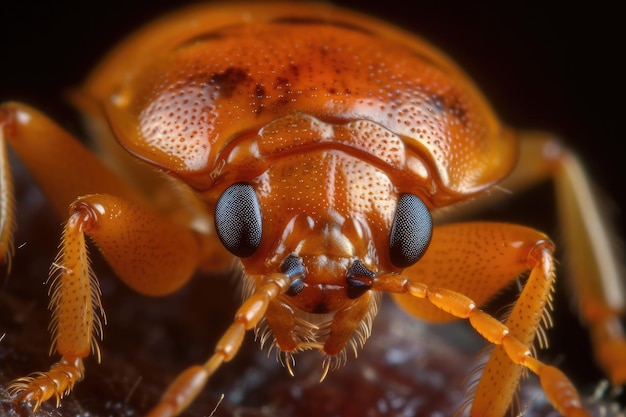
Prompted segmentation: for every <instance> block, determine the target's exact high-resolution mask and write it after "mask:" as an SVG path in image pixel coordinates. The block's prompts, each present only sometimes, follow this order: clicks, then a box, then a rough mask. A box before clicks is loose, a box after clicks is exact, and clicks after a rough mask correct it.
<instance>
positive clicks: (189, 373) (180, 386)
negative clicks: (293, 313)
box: [148, 274, 291, 417]
mask: <svg viewBox="0 0 626 417" xmlns="http://www.w3.org/2000/svg"><path fill="white" fill-rule="evenodd" d="M290 282H291V280H290V278H289V277H288V276H287V275H284V274H273V275H270V276H269V277H268V278H267V279H266V281H265V284H263V285H261V286H260V287H259V289H258V290H257V291H256V292H255V293H254V294H252V295H251V296H250V297H249V298H248V299H247V300H246V302H244V303H243V305H242V306H241V307H239V310H237V312H236V313H235V319H234V321H233V323H232V324H231V325H230V327H229V328H228V329H226V332H225V333H224V335H223V336H222V337H221V339H220V340H219V341H218V342H217V346H216V347H215V353H214V354H213V355H212V356H211V357H210V358H209V360H207V361H206V362H205V363H204V364H202V365H194V366H191V367H189V368H187V369H186V370H185V371H184V372H182V373H181V374H180V375H179V376H178V378H176V379H175V380H174V382H172V383H171V384H170V386H169V388H168V389H167V390H166V391H165V393H164V394H163V396H162V397H161V401H160V402H159V404H157V405H156V406H155V407H154V408H153V409H152V411H150V413H149V414H148V417H173V416H175V415H177V414H178V413H180V412H181V411H182V410H184V409H185V408H186V407H187V406H188V405H189V404H190V403H191V402H192V401H193V400H194V399H195V398H196V396H197V395H198V393H199V392H200V391H201V390H202V389H203V388H204V386H205V385H206V382H207V381H208V379H209V377H210V376H211V375H213V374H214V373H215V371H216V370H217V369H218V368H219V367H220V365H221V364H222V363H224V362H228V361H230V360H231V359H232V358H234V357H235V355H236V354H237V352H238V351H239V348H240V347H241V344H242V342H243V338H244V335H245V332H246V330H250V329H252V328H253V327H255V326H256V325H257V324H258V323H259V321H260V320H261V319H262V318H263V316H264V315H265V313H266V311H267V308H268V305H269V303H270V302H271V301H272V300H274V299H275V298H276V297H277V296H278V295H279V294H281V293H284V292H285V291H287V289H288V288H289V283H290Z"/></svg>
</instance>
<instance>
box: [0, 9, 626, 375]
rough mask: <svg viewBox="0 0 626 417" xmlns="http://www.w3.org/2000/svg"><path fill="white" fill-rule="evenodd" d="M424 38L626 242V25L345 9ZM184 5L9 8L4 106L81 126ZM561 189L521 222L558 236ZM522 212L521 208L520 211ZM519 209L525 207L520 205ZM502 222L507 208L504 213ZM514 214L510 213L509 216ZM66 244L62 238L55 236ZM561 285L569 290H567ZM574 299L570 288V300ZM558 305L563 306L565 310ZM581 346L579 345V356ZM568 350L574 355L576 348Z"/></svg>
mask: <svg viewBox="0 0 626 417" xmlns="http://www.w3.org/2000/svg"><path fill="white" fill-rule="evenodd" d="M335 3H338V4H345V5H348V6H351V7H353V8H356V9H359V10H362V11H365V12H369V13H371V14H374V15H377V16H379V17H381V18H384V19H387V20H391V21H393V22H396V23H397V24H398V25H401V26H404V27H406V28H407V29H410V30H414V31H415V32H417V33H419V34H421V35H422V36H424V37H425V38H427V39H429V40H430V41H431V42H432V43H434V44H435V45H438V46H439V47H440V48H441V49H442V50H444V51H446V52H447V53H448V54H449V55H450V56H451V57H453V58H454V59H455V60H456V61H457V62H458V63H459V64H460V65H461V66H462V67H463V68H465V70H466V71H467V72H468V73H469V74H470V76H471V77H473V78H474V79H475V81H476V82H477V84H478V85H479V86H481V87H482V89H483V91H484V92H485V93H486V95H487V97H488V98H489V99H490V101H491V102H492V104H493V106H494V107H495V109H496V111H497V112H498V114H499V115H500V116H501V118H502V119H503V120H504V121H505V122H507V123H509V124H510V125H512V126H516V127H520V128H532V129H545V130H549V131H552V132H554V133H556V134H558V135H559V136H561V137H562V138H563V140H564V141H565V142H566V143H567V144H568V145H570V146H571V147H572V148H573V149H574V150H575V151H576V152H578V153H579V154H580V155H581V156H582V159H583V160H584V162H585V163H586V165H587V167H588V170H589V172H590V173H591V175H592V177H593V178H594V179H595V181H596V182H597V183H598V184H599V185H600V187H601V189H602V190H603V192H604V193H605V194H606V195H607V196H610V197H611V199H612V201H613V202H614V205H613V208H612V209H611V210H609V211H610V212H612V213H614V215H615V220H616V232H617V235H618V236H620V237H623V236H624V235H625V233H624V230H625V227H624V225H625V224H626V213H624V212H623V211H622V210H623V209H622V208H623V207H626V198H625V197H624V193H623V192H622V182H623V181H624V179H626V175H625V174H626V168H625V165H626V163H625V162H624V161H623V158H624V157H623V155H624V152H623V151H622V147H623V140H622V139H623V138H624V132H623V124H624V123H623V121H624V119H626V117H625V115H624V104H625V101H626V99H625V97H626V96H625V93H626V88H625V87H624V85H625V83H624V78H623V77H626V74H625V73H624V66H623V64H622V60H623V56H622V54H623V52H624V51H625V50H626V48H625V47H624V43H623V42H624V40H625V39H624V38H625V36H624V35H623V27H622V26H623V24H624V23H623V22H622V20H621V12H620V11H619V10H618V8H617V6H616V5H613V6H611V5H609V3H608V2H592V3H588V2H584V3H578V5H575V4H567V5H565V4H563V5H559V4H558V3H549V4H548V2H544V1H539V0H530V1H521V0H519V1H508V2H502V1H485V2H478V1H425V2H419V1H412V2H410V4H412V6H410V7H409V8H407V6H405V4H408V3H409V2H406V1H400V0H384V1H380V2H357V1H353V0H344V1H336V2H335ZM182 4H186V2H182V1H174V0H169V1H165V0H157V1H129V0H127V1H108V2H85V1H66V2H60V4H52V3H48V2H41V4H38V3H37V2H34V3H33V2H28V1H23V2H11V4H10V5H6V4H5V5H3V6H2V8H1V9H0V14H1V15H2V18H1V19H0V20H1V23H0V102H1V101H4V100H7V99H18V100H22V101H26V102H29V103H31V104H35V105H36V106H38V107H39V108H40V109H42V110H44V111H45V112H47V113H49V114H51V115H52V116H53V117H54V118H55V119H56V120H58V121H59V122H60V123H61V124H63V125H65V126H66V127H69V128H70V129H73V130H76V129H78V126H79V123H78V121H77V120H76V119H75V115H74V113H73V112H72V110H71V109H70V108H69V107H68V106H67V105H66V104H65V103H64V102H63V100H62V93H63V91H64V90H65V89H66V88H67V87H70V86H74V85H77V84H79V83H80V81H81V80H82V77H83V76H84V75H86V73H87V72H88V70H89V69H90V68H91V67H92V66H93V65H94V64H95V63H96V62H97V61H98V59H99V58H100V57H101V56H102V54H103V53H104V52H106V51H107V50H108V49H109V48H110V47H111V46H112V45H113V44H114V43H115V42H116V41H117V40H119V39H121V38H122V37H123V35H124V34H126V33H128V32H129V31H130V30H132V29H133V28H135V27H137V26H138V25H139V24H140V23H142V22H145V21H147V20H149V19H150V18H151V17H154V16H156V15H159V14H160V13H162V12H165V11H167V10H169V9H172V8H175V7H177V6H178V5H182ZM549 191H550V189H549V188H546V187H544V188H543V189H542V191H540V192H538V193H534V194H529V195H528V196H526V197H527V198H526V199H524V200H514V201H513V203H510V205H509V207H508V208H509V209H511V211H512V212H515V213H514V214H512V215H514V216H516V217H512V218H511V219H512V220H515V221H519V222H522V223H525V224H526V223H528V224H532V225H536V226H537V227H538V228H541V229H542V230H545V231H546V232H548V233H549V234H556V235H558V227H557V226H555V222H554V218H553V214H552V209H553V202H552V201H550V193H549ZM518 204H519V207H518V206H517V205H518ZM516 208H517V209H518V210H515V209H516ZM494 215H495V216H501V215H502V214H501V213H500V212H498V213H494ZM504 218H506V217H504ZM54 239H56V236H55V237H54ZM562 289H563V287H562V284H559V287H558V290H559V291H560V290H562ZM560 293H561V294H563V293H564V292H562V291H561V292H560ZM565 298H566V297H564V298H560V297H557V301H559V300H560V304H557V308H558V310H557V313H555V318H556V320H555V321H556V326H557V328H556V329H555V331H554V332H553V333H552V337H551V338H552V343H551V345H552V348H553V351H555V352H557V353H552V356H551V357H552V358H558V357H559V353H558V352H559V351H561V350H562V351H564V352H566V353H565V355H566V357H568V358H569V363H570V366H571V364H572V363H576V364H577V365H576V366H575V367H574V368H573V369H570V370H568V374H570V375H571V374H573V376H572V377H573V378H574V379H575V380H577V381H581V380H586V379H588V380H595V379H596V378H597V377H598V375H599V374H598V372H597V369H595V368H594V367H593V365H592V364H590V363H589V360H588V357H589V356H588V352H586V350H585V349H586V347H587V340H586V338H585V334H584V332H583V331H582V330H581V329H580V328H579V327H578V326H577V325H576V323H575V322H576V320H574V319H573V317H572V316H571V315H568V314H569V313H568V312H567V310H568V309H567V305H566V304H567V300H566V299H565ZM559 305H564V306H563V307H561V308H559ZM572 346H575V347H576V348H575V349H572ZM568 349H569V350H568Z"/></svg>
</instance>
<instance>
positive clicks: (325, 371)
mask: <svg viewBox="0 0 626 417" xmlns="http://www.w3.org/2000/svg"><path fill="white" fill-rule="evenodd" d="M331 362H332V361H331V358H326V359H324V362H323V363H322V375H321V376H320V382H322V381H324V379H326V375H328V371H330V364H331Z"/></svg>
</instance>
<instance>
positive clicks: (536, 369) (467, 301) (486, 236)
mask: <svg viewBox="0 0 626 417" xmlns="http://www.w3.org/2000/svg"><path fill="white" fill-rule="evenodd" d="M552 251H553V247H552V244H551V242H550V241H549V240H547V238H546V236H545V235H543V234H541V233H539V232H537V231H534V230H532V229H529V228H526V227H522V226H517V225H511V224H504V223H480V222H476V223H461V224H451V225H446V226H441V227H437V228H435V230H434V231H433V238H432V241H431V244H430V247H429V249H428V251H427V252H426V254H425V255H424V257H423V258H422V259H421V260H420V261H419V262H418V263H416V264H415V265H414V266H412V267H410V268H407V269H406V270H405V271H404V275H396V274H387V275H381V276H378V277H376V279H375V281H374V285H373V289H375V290H379V291H387V292H391V293H395V294H394V298H395V299H396V301H397V302H398V303H399V304H400V305H401V306H402V307H403V308H404V309H405V310H407V311H408V312H410V313H412V314H413V315H415V316H418V317H422V318H427V319H431V320H444V319H446V318H447V319H451V318H454V317H456V318H463V319H467V320H468V321H469V322H470V324H471V325H472V326H473V327H474V329H476V331H477V332H478V333H479V334H481V335H482V336H483V337H484V338H485V339H486V340H488V341H489V342H490V343H493V344H494V345H496V346H495V347H494V351H493V353H492V354H491V356H490V359H489V362H488V364H487V365H486V367H485V368H484V370H483V373H482V376H481V378H480V382H479V384H478V387H477V388H476V390H475V391H474V392H473V393H472V394H473V403H472V413H471V415H472V416H481V417H484V416H489V417H501V416H503V415H505V414H506V410H507V409H508V407H509V405H510V403H511V399H512V398H513V395H514V394H515V391H516V389H517V387H518V383H519V379H520V376H521V374H522V371H523V369H524V368H526V369H529V370H530V371H531V372H533V373H535V374H536V375H537V376H538V377H539V380H540V382H541V385H542V387H543V389H544V392H545V393H546V396H547V397H548V399H549V400H550V401H551V402H552V404H553V405H554V406H555V408H556V409H557V410H558V411H559V412H560V413H562V414H563V415H564V416H567V417H574V416H576V417H577V416H585V415H587V413H586V412H585V410H584V409H583V408H582V404H581V401H580V398H579V396H578V393H577V392H576V389H575V388H574V386H573V385H572V383H571V382H570V381H569V380H568V379H567V377H566V376H565V375H563V373H562V372H561V371H559V370H558V369H557V368H555V367H554V366H551V365H547V364H544V363H542V362H540V361H539V360H537V359H536V358H534V357H533V356H532V355H531V350H532V348H531V346H532V343H533V340H534V339H535V336H536V335H537V332H538V331H539V329H540V326H541V321H542V319H544V317H545V315H546V314H547V312H546V307H547V306H549V304H550V299H551V291H552V286H553V278H554V276H553V269H554V261H553V258H552ZM528 270H530V271H531V272H530V276H529V277H528V280H527V281H526V283H525V285H524V289H523V290H522V293H521V294H520V297H519V299H518V300H517V301H516V303H515V305H514V307H513V309H512V311H511V313H510V314H509V316H508V318H507V320H506V322H505V323H504V324H503V323H501V322H500V321H499V320H497V319H496V318H494V317H492V316H490V315H488V314H487V313H485V312H483V311H482V310H481V309H480V306H481V305H483V304H484V303H485V301H487V300H488V299H489V298H491V297H492V296H493V295H494V294H496V293H497V292H498V291H500V290H502V289H503V288H504V287H505V285H507V283H511V282H513V281H514V280H515V279H516V277H517V276H518V275H519V274H520V273H522V272H524V271H528ZM437 312H439V314H436V313H437Z"/></svg>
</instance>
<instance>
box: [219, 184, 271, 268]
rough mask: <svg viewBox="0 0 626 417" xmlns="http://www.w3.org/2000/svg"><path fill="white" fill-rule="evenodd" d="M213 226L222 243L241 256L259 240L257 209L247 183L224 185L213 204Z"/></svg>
mask: <svg viewBox="0 0 626 417" xmlns="http://www.w3.org/2000/svg"><path fill="white" fill-rule="evenodd" d="M215 229H216V230H217V236H218V237H219V238H220V241H221V242H222V244H223V245H224V247H225V248H226V249H227V250H228V251H229V252H230V253H232V254H233V255H235V256H238V257H240V258H245V257H248V256H250V255H252V254H253V253H254V252H255V251H256V250H257V249H258V247H259V245H260V244H261V232H262V224H261V209H260V208H259V200H258V199H257V195H256V193H255V192H254V188H252V186H251V185H250V184H244V183H238V184H233V185H231V186H230V187H228V188H227V189H226V190H225V191H224V193H223V194H222V195H221V196H220V198H219V200H217V205H216V206H215Z"/></svg>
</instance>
